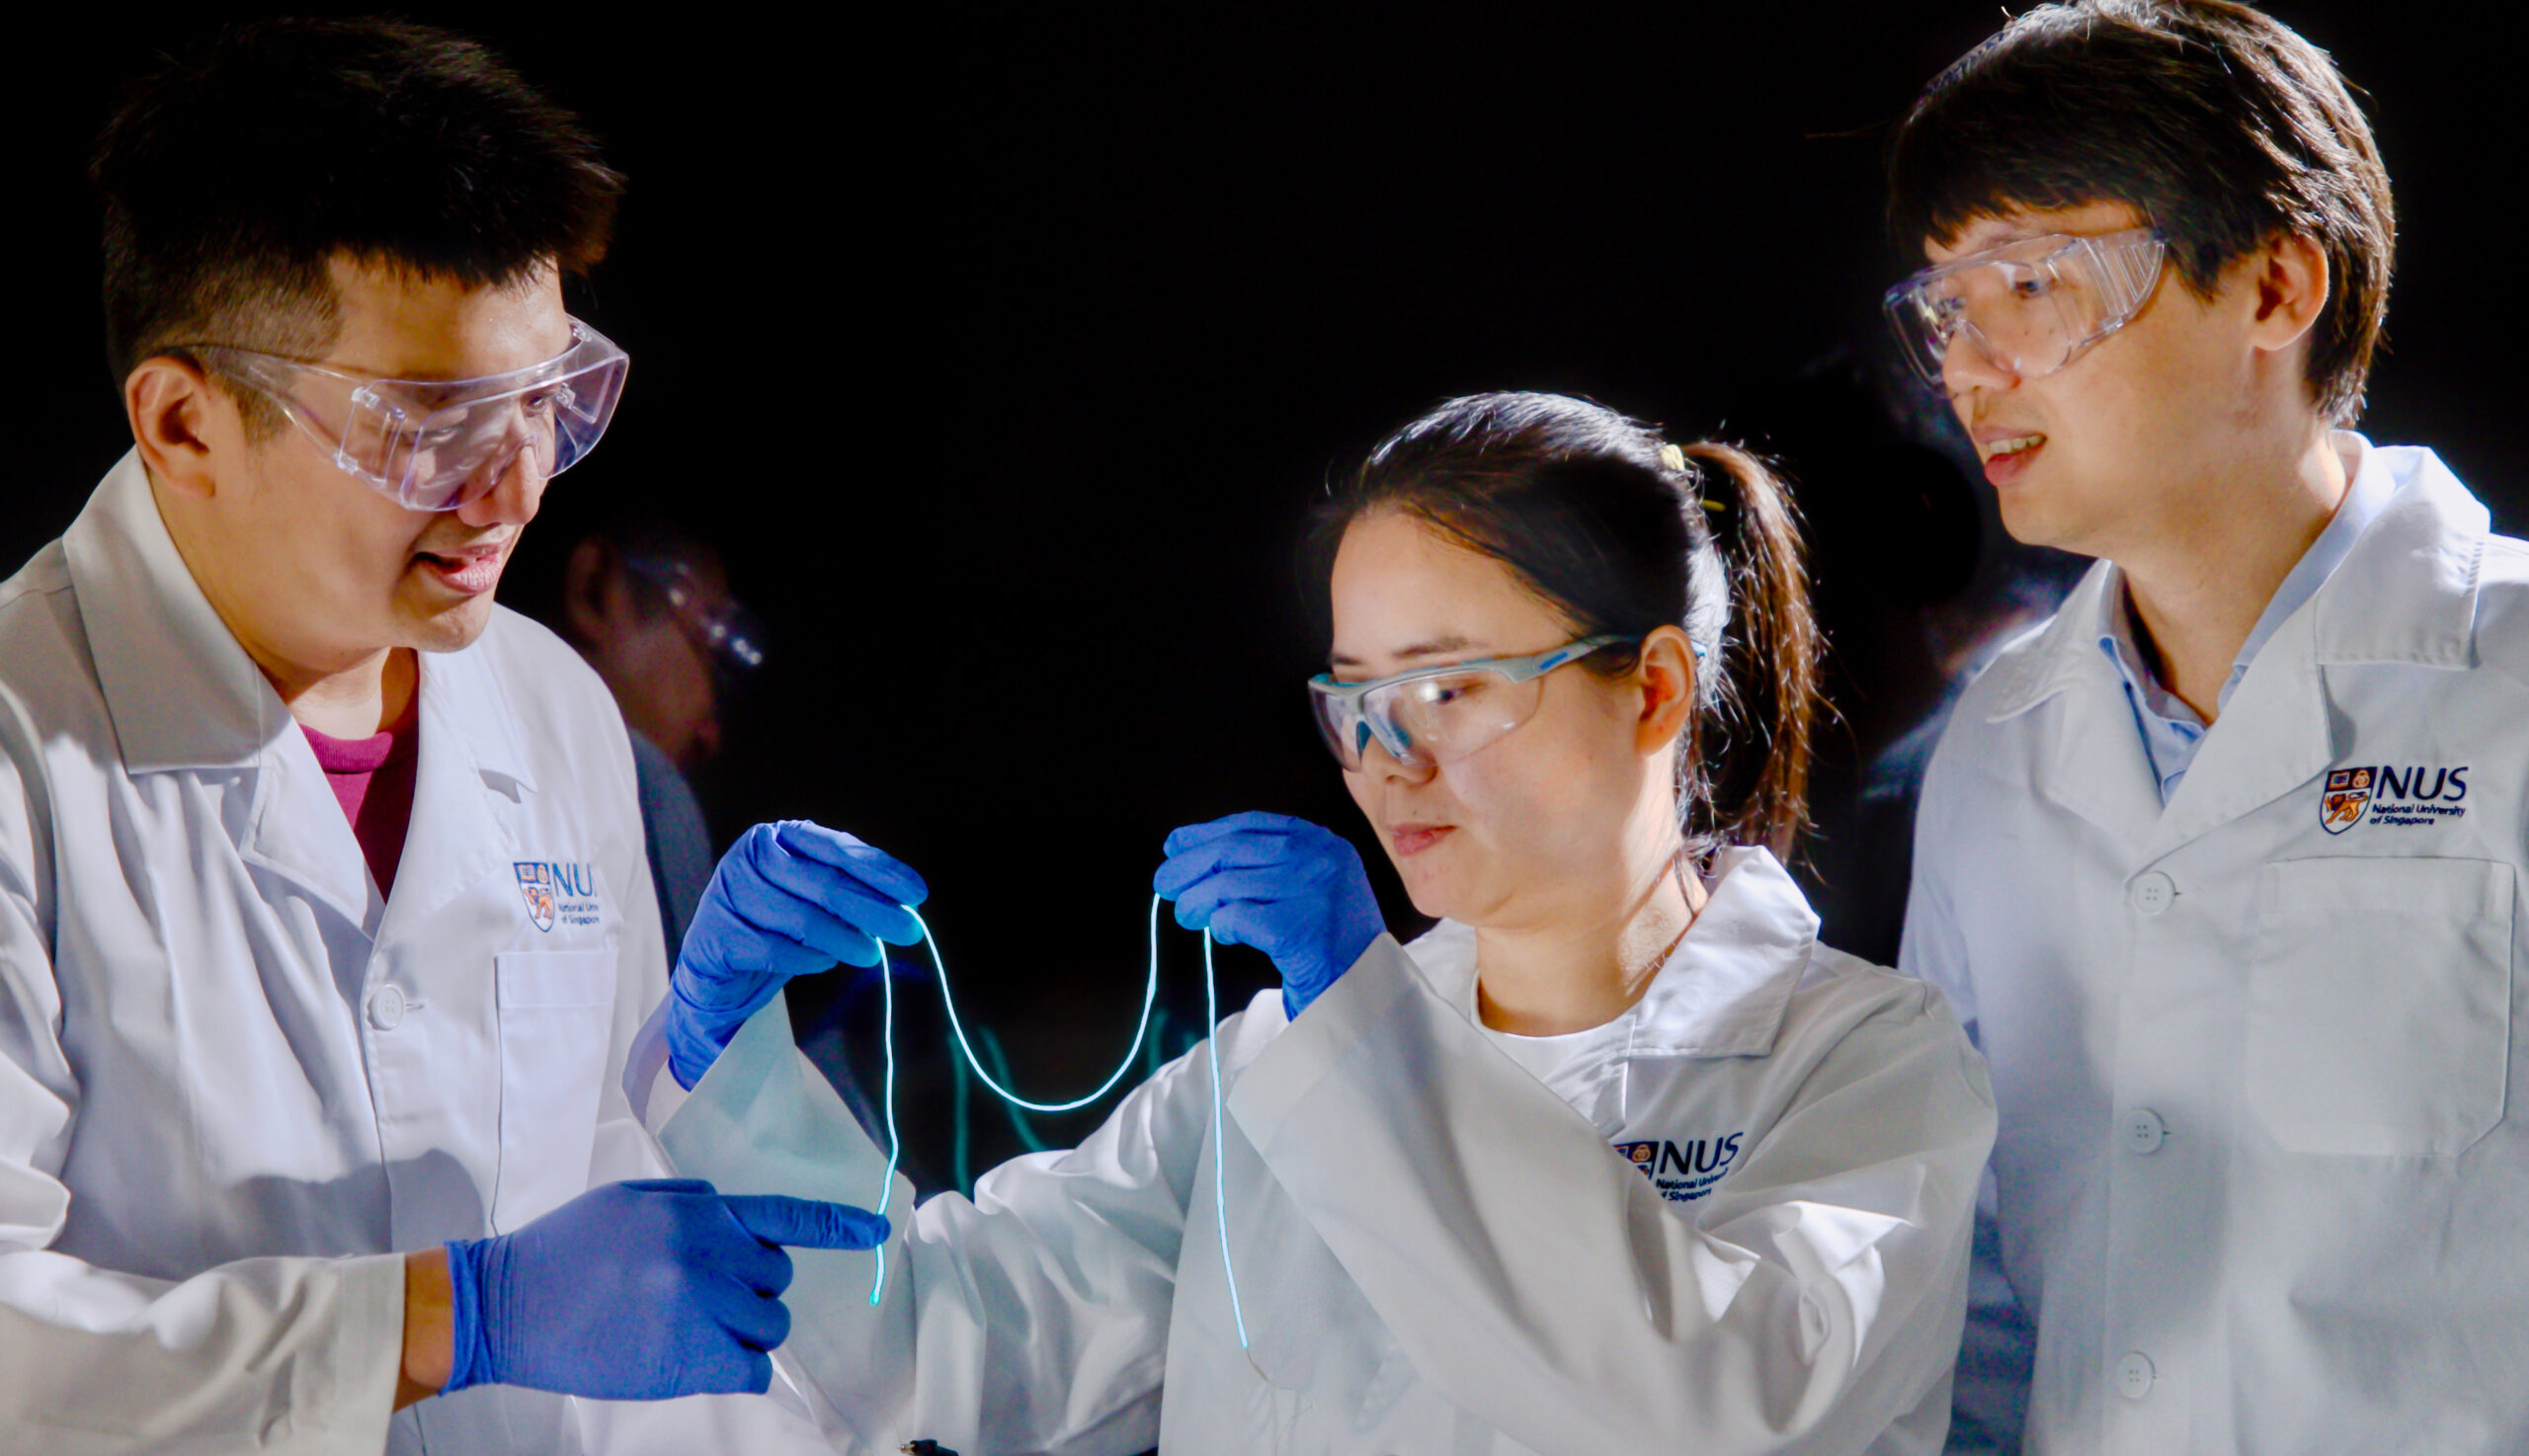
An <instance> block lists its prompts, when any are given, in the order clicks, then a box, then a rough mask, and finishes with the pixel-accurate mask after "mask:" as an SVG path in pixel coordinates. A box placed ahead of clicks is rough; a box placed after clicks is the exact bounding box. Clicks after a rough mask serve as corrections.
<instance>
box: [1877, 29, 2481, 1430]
mask: <svg viewBox="0 0 2529 1456" xmlns="http://www.w3.org/2000/svg"><path fill="white" fill-rule="evenodd" d="M1891 175H1892V198H1891V203H1890V214H1891V218H1892V221H1893V224H1894V227H1895V230H1896V232H1897V235H1898V237H1899V238H1900V239H1901V241H1903V242H1905V243H1907V244H1909V245H1914V244H1919V245H1920V246H1921V248H1922V250H1923V253H1924V255H1925V257H1926V258H1927V260H1928V262H1929V264H1930V265H1931V266H1930V267H1928V268H1927V269H1925V270H1924V271H1923V272H1921V273H1919V274H1917V275H1916V276H1915V277H1914V278H1912V279H1909V280H1908V281H1907V282H1906V283H1903V284H1901V285H1900V286H1899V287H1897V288H1896V289H1894V290H1892V291H1891V293H1890V294H1889V311H1890V314H1891V317H1892V319H1893V320H1894V322H1895V324H1896V327H1897V330H1898V333H1899V335H1900V337H1901V338H1902V339H1903V340H1904V341H1905V342H1906V344H1907V346H1908V348H1909V350H1910V352H1911V353H1912V355H1913V356H1914V358H1915V360H1916V362H1917V364H1918V366H1919V367H1920V368H1921V369H1922V370H1923V371H1924V373H1925V375H1926V377H1927V378H1928V379H1929V381H1930V382H1931V383H1932V384H1933V385H1934V386H1936V387H1938V388H1940V389H1942V390H1944V391H1945V392H1946V393H1947V395H1948V397H1949V398H1950V400H1951V402H1952V404H1953V405H1954V406H1955V408H1956V410H1957V413H1958V416H1959V419H1960V421H1961V423H1962V424H1963V425H1964V426H1965V427H1966V428H1967V431H1968V433H1969V435H1970V436H1971V437H1972V438H1973V440H1974V441H1975V444H1976V447H1977V451H1978V453H1979V455H1980V456H1981V457H1982V458H1983V460H1984V462H1985V473H1986V476H1987V478H1988V479H1989V480H1990V481H1991V482H1992V484H1993V485H1994V488H1995V489H1996V491H1997V492H1998V494H1999V504H2000V510H2001V516H2002V520H2003V523H2004V524H2005V525H2006V526H2008V527H2009V529H2010V531H2011V533H2012V534H2013V535H2014V536H2016V537H2018V538H2019V539H2021V540H2024V541H2030V542H2035V543H2040V544H2045V545H2052V546H2058V547H2062V548H2064V549H2067V550H2071V551H2076V552H2080V553H2082V554H2085V555H2090V556H2094V557H2098V558H2100V559H2099V560H2098V561H2097V563H2096V564H2095V566H2093V568H2092V569H2091V570H2090V571H2089V573H2088V574H2087V575H2086V576H2085V577H2084V578H2083V579H2082V581H2081V583H2080V586H2078V587H2077V588H2076V589H2075V590H2074V592H2073V593H2072V595H2071V597H2070V598H2069V599H2068V600H2067V601H2066V602H2065V603H2064V605H2063V607H2062V608H2061V609H2060V610H2059V611H2058V612H2057V613H2056V615H2055V616H2054V617H2053V618H2052V619H2051V620H2050V621H2049V622H2047V623H2046V624H2044V625H2042V626H2040V627H2039V628H2037V629H2035V630H2033V631H2031V632H2030V633H2029V634H2027V635H2025V636H2023V637H2021V638H2019V639H2018V640H2016V641H2015V642H2013V643H2012V644H2010V645H2009V646H2008V647H2006V648H2005V649H2003V651H2002V653H2001V654H2000V656H1999V659H1998V660H1997V661H1996V662H1995V664H1994V665H1993V667H1992V668H1990V669H1989V670H1988V671H1987V672H1986V673H1985V674H1984V676H1983V677H1982V678H1981V679H1980V680H1979V681H1978V682H1977V683H1976V684H1975V685H1974V686H1973V687H1972V688H1970V689H1969V690H1968V691H1967V693H1966V694H1965V696H1964V697H1963V698H1962V700H1961V701H1960V703H1959V705H1958V707H1957V709H1956V711H1955V713H1954V714H1953V716H1952V717H1951V719H1950V723H1949V727H1948V729H1947V731H1946V734H1945V736H1944V738H1943V740H1942V743H1941V746H1940V748H1939V750H1938V751H1937V753H1936V754H1935V756H1934V758H1933V762H1932V766H1931V768H1930V772H1929V776H1928V777H1927V779H1926V782H1925V786H1924V791H1923V799H1922V806H1921V809H1920V812H1919V816H1918V819H1917V849H1916V856H1915V882H1914V886H1913V893H1912V898H1911V901H1910V905H1909V910H1908V918H1907V926H1906V939H1905V949H1904V953H1903V964H1904V965H1905V966H1906V967H1907V968H1908V969H1910V970H1912V971H1913V972H1915V973H1916V974H1918V975H1921V976H1924V977H1926V978H1928V979H1930V980H1932V981H1934V982H1936V983H1938V984H1939V985H1940V986H1941V987H1942V989H1943V990H1945V991H1946V992H1947V993H1948V995H1949V997H1950V999H1951V1002H1952V1003H1953V1005H1955V1006H1956V1007H1957V1008H1958V1010H1959V1012H1960V1014H1961V1015H1962V1016H1963V1017H1965V1018H1966V1019H1967V1021H1968V1024H1969V1026H1970V1027H1971V1028H1972V1029H1973V1031H1974V1033H1975V1035H1976V1036H1977V1038H1978V1041H1979V1044H1980V1045H1981V1046H1982V1047H1983V1049H1984V1051H1985V1054H1986V1056H1987V1057H1988V1059H1989V1060H1990V1061H1991V1063H1992V1067H1993V1077H1994V1090H1995V1093H1996V1096H1997V1099H1998V1101H1999V1108H2000V1116H2001V1129H2000V1136H1999V1142H1998V1143H1997V1145H1996V1148H1995V1152H1994V1159H1993V1165H1992V1174H1993V1176H1992V1178H1991V1180H1990V1181H1989V1184H1988V1187H1987V1190H1986V1191H1987V1201H1986V1208H1985V1217H1984V1219H1983V1220H1982V1222H1981V1225H1980V1229H1979V1244H1978V1253H1979V1260H1980V1267H1979V1274H1978V1284H1977V1285H1976V1288H1975V1291H1974V1295H1973V1305H1972V1308H1971V1310H1970V1320H1969V1328H1968V1334H1967V1339H1966V1351H1965V1354H1964V1355H1963V1357H1962V1361H1961V1365H1960V1369H1959V1378H1958V1386H1957V1420H1956V1424H1955V1427H1954V1429H1953V1431H1952V1437H1951V1439H1952V1444H1953V1449H1993V1448H1999V1449H2012V1448H2014V1447H2016V1446H2017V1444H2018V1442H2019V1440H2020V1437H2021V1428H2022V1424H2023V1418H2024V1422H2025V1436H2026V1442H2027V1446H2028V1448H2029V1449H2031V1450H2048V1451H2080V1452H2092V1451H2105V1452H2138V1453H2140V1452H2150V1453H2155V1456H2158V1453H2164V1452H2171V1451H2259V1452H2293V1451H2318V1450H2327V1451H2387V1450H2431V1451H2438V1452H2488V1453H2490V1452H2510V1451H2518V1450H2521V1449H2523V1448H2524V1447H2529V1386H2524V1385H2523V1384H2522V1383H2521V1382H2520V1381H2518V1380H2517V1379H2513V1378H2510V1377H2511V1376H2512V1375H2513V1374H2514V1373H2515V1372H2517V1371H2518V1370H2520V1369H2522V1368H2524V1367H2529V1227H2524V1225H2523V1224H2522V1222H2521V1220H2520V1217H2519V1210H2520V1209H2521V1208H2523V1207H2524V1206H2529V1112H2519V1111H2515V1110H2514V1109H2513V1108H2512V1107H2511V1106H2510V1104H2509V1098H2508V1089H2510V1088H2514V1087H2521V1086H2529V1034H2524V1033H2529V1021H2524V1017H2529V1011H2524V1010H2523V1007H2524V1002H2523V1001H2522V999H2521V997H2520V996H2519V994H2518V993H2517V992H2516V991H2515V989H2514V986H2513V969H2512V968H2513V966H2514V965H2515V964H2517V963H2519V961H2520V957H2521V954H2522V951H2523V949H2524V948H2529V915H2524V914H2523V913H2522V908H2521V907H2520V906H2519V905H2518V894H2519V888H2518V887H2519V884H2520V876H2521V874H2522V872H2523V871H2524V870H2529V822H2524V804H2529V795H2525V794H2524V791H2523V790H2524V788H2529V784H2524V782H2523V778H2522V775H2523V772H2524V765H2529V754H2524V753H2523V752H2522V749H2523V743H2522V738H2521V735H2522V728H2521V725H2522V723H2523V722H2524V721H2529V547H2524V546H2523V544H2522V543H2520V542H2518V541H2513V540H2509V539H2506V538H2503V537H2500V536H2496V535H2492V534H2490V533H2489V531H2488V517H2487V513H2486V510H2485V508H2484V507H2483V506H2481V505H2480V504H2478V502H2477V501H2476V499H2475V498H2474V497H2473V496H2471V495H2470V494H2469V493H2468V492H2467V491H2466V489H2464V488H2463V487H2462V486H2461V485H2460V483H2459V482H2458V481H2457V480H2456V479H2455V478H2453V476H2452V475H2451V473H2450V471H2449V470H2448V469H2447V468H2446V467H2444V466H2443V465H2442V463H2441V461H2440V460H2439V459H2437V458H2436V457H2435V456H2434V455H2433V454H2432V453H2431V452H2430V451H2428V450H2424V449H2417V448H2392V447H2384V446H2377V445H2372V444H2370V443H2369V442H2368V441H2366V440H2364V439H2363V438H2362V437H2361V436H2359V435H2356V434H2353V433H2352V432H2351V431H2350V429H2349V428H2347V427H2349V426H2350V425H2351V424H2352V423H2353V422H2354V420H2355V418H2356V417H2357V415H2358V413H2359V411H2360V408H2361V402H2362V392H2363V384H2364V380H2365V378H2366V376H2367V374H2368V371H2369V368H2370V364H2371V359H2372V353H2373V350H2374V347H2375V345H2376V343H2377V341H2378V339H2379V334H2380V327H2381V321H2382V318H2383V316H2384V314H2385V310H2386V304H2387V293H2388V283H2389V277H2390V265H2391V258H2392V251H2393V243H2394V236H2395V220H2394V211H2393V208H2392V205H2391V200H2390V192H2389V181H2388V176H2387V174H2386V172H2385V170H2384V169H2383V168H2382V166H2381V163H2380V158H2379V152H2378V149H2377V147H2376V146H2375V145H2374V143H2373V141H2372V136H2371V130H2370V126H2369V123H2368V122H2367V121H2365V119H2364V118H2363V115H2362V113H2361V111H2360V109H2359V108H2358V107H2357V106H2356V105H2355V104H2354V101H2353V99H2352V96H2351V94H2350V93H2349V91H2348V90H2347V88H2346V86H2345V84H2344V82H2343V80H2342V78H2341V77H2339V76H2338V75H2337V73H2336V70H2335V68H2334V66H2333V64H2332V63H2331V62H2330V61H2329V59H2328V57H2327V56H2326V54H2325V52H2323V51H2321V50H2320V49H2318V48H2317V47H2316V46H2314V45H2312V44H2310V43H2309V42H2308V41H2307V40H2303V39H2302V38H2301V37H2300V36H2298V35H2296V34H2295V33H2293V32H2292V31H2291V30H2290V29H2288V28H2286V27H2285V26H2283V25H2281V24H2280V23H2278V22H2276V21H2274V20H2272V19H2271V18H2269V17H2267V16H2264V15H2262V14H2259V13H2258V12H2256V11H2254V10H2251V9H2248V8H2247V7H2245V6H2242V5H2234V4H2226V3H2222V0H2073V3H2067V4H2056V5H2046V6H2042V7H2040V8H2037V9H2034V10H2031V11H2028V12H2026V13H2025V14H2022V15H2020V16H2018V17H2017V18H2015V19H2013V20H2011V21H2010V22H2009V23H2008V24H2006V25H2005V26H2004V27H2003V28H2002V30H2001V31H2000V33H1999V34H1998V35H1996V36H1995V37H1994V38H1993V39H1991V40H1988V41H1986V42H1985V43H1984V44H1982V45H1980V46H1978V47H1977V48H1976V49H1974V50H1973V51H1971V52H1969V53H1968V54H1967V56H1965V57H1964V58H1963V59H1961V60H1960V61H1959V62H1958V63H1957V64H1956V65H1954V66H1952V67H1951V68H1950V69H1949V70H1948V71H1946V72H1945V73H1943V74H1942V75H1941V76H1940V77H1939V78H1938V79H1937V80H1935V81H1934V82H1933V83H1932V84H1931V86H1930V87H1929V88H1927V89H1926V90H1925V92H1924V93H1923V95H1922V97H1921V99H1920V100H1919V101H1918V102H1917V105H1916V106H1915V108H1914V110H1913V112H1912V114H1911V115H1910V116H1909V117H1908V118H1907V120H1906V121H1905V123H1904V125H1903V127H1902V129H1901V131H1900V133H1899V135H1898V138H1897V143H1896V149H1895V154H1894V158H1893V163H1892V169H1891Z"/></svg>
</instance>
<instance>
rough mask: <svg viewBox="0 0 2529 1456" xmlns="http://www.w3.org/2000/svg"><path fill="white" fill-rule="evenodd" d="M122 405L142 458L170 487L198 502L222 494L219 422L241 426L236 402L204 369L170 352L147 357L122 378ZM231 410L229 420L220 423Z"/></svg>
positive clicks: (142, 461)
mask: <svg viewBox="0 0 2529 1456" xmlns="http://www.w3.org/2000/svg"><path fill="white" fill-rule="evenodd" d="M122 408H123V414H124V416H125V417H126V418H127V419H129V421H130V423H131V438H132V441H133V443H134V444H135V445H138V446H139V448H140V462H141V463H142V464H144V465H146V466H148V467H149V473H150V475H151V476H152V477H153V478H155V479H156V480H157V481H158V482H159V483H160V484H162V485H164V486H165V487H166V488H167V489H169V490H172V491H175V492H176V493H178V494H179V495H185V496H191V497H194V498H195V499H198V500H205V501H206V500H208V499H210V498H211V496H212V495H213V494H215V493H216V491H217V487H218V472H217V471H216V469H214V459H215V456H216V453H217V451H216V448H215V447H214V446H213V445H212V444H211V439H212V435H213V432H214V431H215V430H216V429H218V423H225V424H227V425H228V427H229V429H231V430H234V429H235V419H236V405H235V403H234V402H233V401H231V400H229V399H227V398H225V397H223V396H221V395H220V394H219V393H218V391H216V390H214V389H213V388H212V387H211V383H210V380H209V379H208V378H207V377H205V376H204V373H203V371H202V370H201V369H200V368H199V367H197V366H195V365H193V364H187V363H185V362H184V361H183V360H179V359H169V358H167V357H166V356H164V355H160V356H158V357H156V358H152V359H145V360H142V361H141V362H140V366H139V367H138V368H135V369H133V370H132V371H131V374H130V376H129V377H128V378H126V379H124V380H123V381H122ZM223 412H224V413H225V414H226V416H227V417H228V418H227V420H226V421H224V422H218V423H215V420H216V417H218V416H219V415H220V414H222V413H223Z"/></svg>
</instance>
